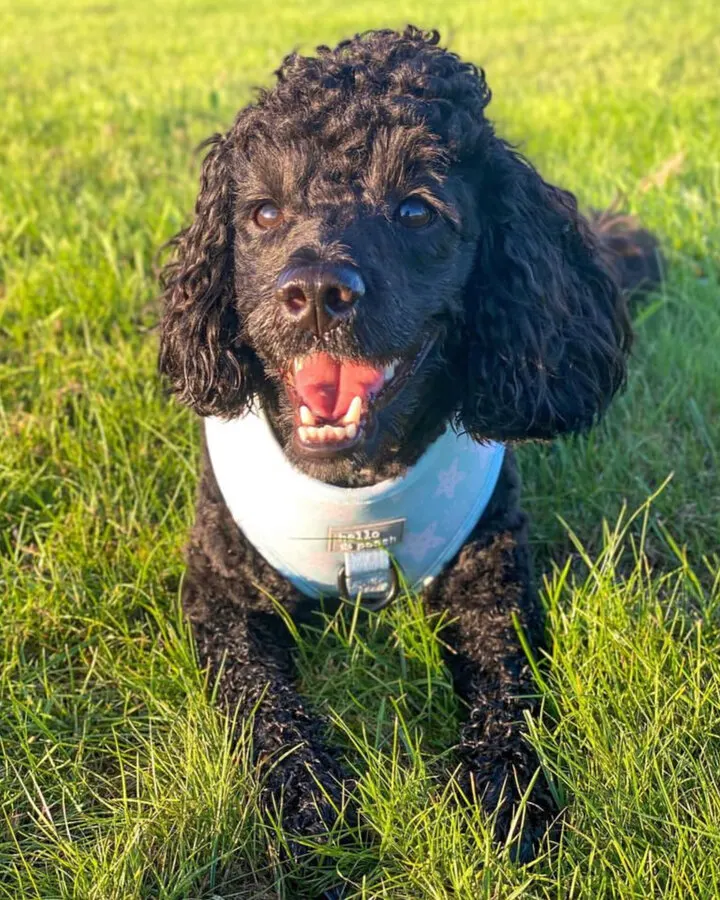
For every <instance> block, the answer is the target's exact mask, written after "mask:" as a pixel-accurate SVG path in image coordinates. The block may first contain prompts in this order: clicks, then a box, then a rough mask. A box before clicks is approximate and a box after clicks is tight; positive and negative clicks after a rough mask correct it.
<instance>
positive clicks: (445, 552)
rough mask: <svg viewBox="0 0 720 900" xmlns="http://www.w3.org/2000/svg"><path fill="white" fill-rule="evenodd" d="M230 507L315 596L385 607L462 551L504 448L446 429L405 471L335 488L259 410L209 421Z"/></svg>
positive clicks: (210, 443)
mask: <svg viewBox="0 0 720 900" xmlns="http://www.w3.org/2000/svg"><path fill="white" fill-rule="evenodd" d="M205 436H206V441H207V448H208V454H209V458H210V463H211V465H212V468H213V472H214V475H215V479H216V481H217V484H218V487H219V488H220V492H221V494H222V496H223V499H224V500H225V503H226V504H227V506H228V509H229V510H230V513H231V515H232V517H233V519H234V521H235V522H236V524H237V525H238V527H239V528H240V529H241V530H242V532H243V533H244V534H245V536H246V537H247V538H248V540H250V541H251V543H252V544H253V545H254V546H255V548H256V549H257V550H258V552H259V553H260V554H261V555H262V556H263V557H264V558H265V559H266V560H267V561H268V562H269V563H270V565H272V566H273V567H274V568H275V569H276V570H277V571H278V572H280V573H281V574H282V575H284V576H285V577H286V578H288V579H289V580H290V581H291V582H292V583H293V584H294V585H295V586H296V587H297V588H298V589H299V590H300V591H302V592H303V593H305V594H307V595H308V596H311V597H321V596H338V595H342V594H347V595H348V596H351V597H353V596H355V595H357V593H358V592H359V591H360V592H362V595H363V597H364V598H365V599H367V600H370V601H371V602H375V605H381V603H382V602H383V601H386V600H387V599H391V598H392V596H394V595H395V594H396V593H397V591H398V590H399V589H400V588H402V587H403V586H407V587H408V588H410V589H413V590H419V589H421V588H422V587H423V586H425V585H426V584H428V583H429V581H430V580H432V579H433V578H434V577H435V576H437V575H438V574H439V573H440V572H441V571H442V569H443V568H444V567H445V566H446V565H447V564H448V563H449V562H450V560H451V559H452V558H453V557H454V555H455V554H456V553H457V552H458V550H459V549H460V547H461V546H462V544H463V543H464V541H465V540H466V538H467V537H468V535H469V534H470V532H471V531H472V529H473V527H474V526H475V524H476V522H477V521H478V519H479V518H480V516H481V515H482V513H483V511H484V509H485V507H486V506H487V503H488V502H489V500H490V497H491V496H492V493H493V490H494V489H495V485H496V484H497V480H498V476H499V474H500V468H501V465H502V460H503V455H504V447H503V445H501V444H496V443H489V444H483V445H481V444H477V443H475V442H474V441H472V440H471V439H470V438H468V437H467V436H466V435H456V434H455V433H454V432H452V431H450V430H448V431H447V432H446V433H445V434H443V435H442V436H441V437H440V438H438V440H437V441H435V443H434V444H432V445H431V447H430V448H429V449H428V450H427V451H426V453H425V454H424V455H423V456H422V457H421V459H420V460H419V461H418V462H417V463H416V465H415V466H413V467H412V468H411V469H409V470H408V471H407V473H406V474H405V475H404V476H403V477H402V478H396V479H391V480H388V481H383V482H379V483H378V484H374V485H371V486H369V487H361V488H341V487H336V486H333V485H328V484H325V483H324V482H321V481H317V480H315V479H313V478H310V477H308V476H307V475H305V474H304V473H302V472H300V471H299V470H298V469H296V468H295V467H294V466H293V465H292V464H291V463H290V462H289V461H288V459H287V458H286V456H285V454H284V453H283V452H282V449H281V447H280V446H279V444H278V443H277V440H276V439H275V436H274V435H273V433H272V430H271V428H270V426H269V424H268V423H267V421H266V419H265V418H264V416H263V415H262V414H259V415H258V414H255V413H248V414H246V415H244V416H242V417H240V418H237V419H232V420H230V421H223V420H220V419H215V418H208V419H206V420H205Z"/></svg>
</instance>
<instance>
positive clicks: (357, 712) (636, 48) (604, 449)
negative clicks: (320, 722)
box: [0, 0, 720, 900]
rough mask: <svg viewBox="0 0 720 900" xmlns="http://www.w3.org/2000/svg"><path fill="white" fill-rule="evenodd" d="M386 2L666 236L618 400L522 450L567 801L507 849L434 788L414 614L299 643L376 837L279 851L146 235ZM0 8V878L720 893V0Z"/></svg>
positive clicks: (85, 888) (413, 606)
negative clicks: (306, 70) (197, 553)
mask: <svg viewBox="0 0 720 900" xmlns="http://www.w3.org/2000/svg"><path fill="white" fill-rule="evenodd" d="M408 21H411V22H413V23H414V24H417V25H421V26H424V27H436V28H438V29H440V31H441V33H442V35H443V39H444V41H445V42H446V43H447V44H449V46H450V47H451V48H452V49H453V50H455V51H457V52H458V53H460V54H461V55H463V56H464V57H467V58H469V59H472V60H473V61H475V62H476V63H478V64H480V65H482V66H483V67H484V68H485V69H486V71H487V75H488V79H489V82H490V85H491V87H492V88H493V91H494V100H493V102H492V105H491V107H490V113H491V116H492V117H493V119H494V121H495V122H496V124H497V127H498V130H499V131H500V133H501V134H503V135H504V136H506V137H508V138H510V139H511V140H513V141H515V142H517V143H518V144H520V146H521V147H522V148H523V150H524V152H525V153H526V154H527V155H528V156H530V158H531V159H532V160H533V161H534V162H535V163H536V164H537V165H538V166H539V168H540V169H541V171H542V172H543V174H544V175H545V177H546V178H548V179H550V180H553V181H556V182H558V183H560V184H562V185H563V186H565V187H567V188H570V189H571V190H573V191H574V192H575V193H576V194H577V195H578V197H579V199H580V202H581V205H583V206H585V207H588V206H596V207H602V206H606V205H608V204H609V203H610V202H611V201H612V200H613V199H614V198H616V197H618V196H619V197H620V198H621V201H622V204H623V206H624V208H626V209H628V210H630V211H632V212H633V213H635V214H636V215H638V217H639V218H640V219H641V220H642V222H643V223H644V224H645V225H646V226H647V227H649V228H651V229H652V230H654V231H655V232H656V233H657V234H658V235H659V236H660V238H661V241H662V245H663V250H664V252H665V254H666V256H667V260H668V280H667V284H666V285H665V287H664V288H663V290H662V292H661V293H660V294H658V295H655V296H654V297H652V298H650V299H649V300H648V301H646V302H645V303H643V304H642V305H639V306H638V307H637V308H636V310H635V321H636V328H637V345H636V350H635V354H634V358H633V362H632V368H631V378H630V385H629V389H628V391H627V392H626V394H625V395H624V396H623V397H622V398H621V399H620V400H619V401H618V402H617V403H616V404H615V405H614V407H613V409H612V411H611V413H610V415H609V417H608V420H607V422H606V424H605V425H604V426H603V427H602V428H601V429H598V430H597V431H596V432H595V433H593V434H592V435H590V436H589V437H587V438H583V439H581V440H573V441H567V442H563V443H558V444H555V445H553V446H549V447H546V446H543V447H523V448H522V449H521V451H520V458H521V465H522V468H523V474H524V478H525V485H526V490H525V498H526V500H525V502H526V505H527V507H528V508H529V510H530V512H531V514H532V517H533V521H534V530H533V539H534V541H535V544H536V551H537V568H538V575H539V576H542V575H543V574H548V575H549V578H550V580H549V582H548V585H547V591H546V599H547V603H548V607H549V620H550V627H551V631H552V634H553V637H554V641H555V643H554V645H553V649H552V653H551V655H552V659H551V665H550V666H549V668H548V671H547V673H546V680H545V682H544V683H543V685H540V686H539V689H542V690H543V691H544V693H545V694H546V697H547V698H548V701H547V702H548V708H552V709H553V710H555V711H556V717H554V718H553V719H551V718H549V717H546V716H542V717H541V718H540V719H539V720H538V721H537V722H535V723H534V724H533V725H532V729H531V731H532V740H533V741H534V742H535V743H536V746H537V747H538V751H539V753H540V756H541V758H542V759H543V763H544V765H545V767H546V771H547V772H548V775H549V777H551V778H552V779H553V782H554V784H555V785H556V787H557V790H558V793H559V795H561V796H562V797H563V798H564V800H565V801H566V802H567V804H568V806H569V811H568V816H567V826H566V828H565V830H564V832H563V835H562V840H561V844H560V847H559V848H558V847H555V848H553V849H552V852H547V853H544V854H542V855H541V856H540V857H539V859H538V860H537V861H536V863H535V864H534V865H533V866H531V867H530V868H526V869H523V868H520V867H517V866H515V865H514V864H513V863H512V861H511V859H510V856H509V854H508V853H507V852H505V851H504V850H503V848H497V847H493V846H492V844H491V841H490V839H489V831H488V828H487V823H486V822H484V821H482V819H481V817H480V816H479V815H477V814H476V813H474V812H473V811H472V810H467V809H464V808H462V807H458V805H457V804H456V803H454V799H455V798H454V795H453V792H452V790H451V789H448V790H446V789H445V788H444V787H443V784H444V782H443V780H442V779H438V778H437V771H438V768H439V767H440V768H442V767H443V766H446V767H447V766H449V765H451V762H452V760H451V757H448V756H447V754H445V755H443V752H442V751H443V749H444V748H446V747H447V746H448V742H449V741H451V740H452V735H453V734H454V733H455V727H456V724H455V723H456V716H457V714H458V710H457V707H456V703H455V700H454V698H453V697H452V695H451V692H450V690H449V682H448V678H447V674H446V672H445V670H444V668H443V667H442V665H441V662H440V656H439V650H438V644H437V640H436V632H437V630H438V627H439V626H438V623H437V622H434V621H432V620H429V619H428V618H427V617H426V616H425V614H424V612H423V610H422V607H421V605H420V604H419V603H417V602H416V601H413V600H412V599H410V598H408V600H407V601H406V602H404V603H403V604H399V605H398V606H397V607H395V608H393V609H392V610H389V611H387V612H385V613H383V614H381V615H380V616H373V617H371V618H370V619H369V621H364V622H362V623H361V626H362V627H359V628H357V629H353V628H350V626H349V624H348V622H347V621H345V620H343V619H342V618H339V619H336V620H333V621H332V622H329V623H326V628H325V630H324V631H323V632H322V637H318V635H314V636H310V639H309V640H308V639H306V640H305V641H304V642H303V643H302V644H301V646H300V647H299V659H300V663H301V674H302V680H303V685H304V687H305V689H306V690H307V692H308V693H309V694H310V695H311V696H313V697H314V698H315V699H316V702H317V703H318V704H319V705H321V706H322V707H323V708H324V709H325V711H326V712H329V713H330V714H333V711H334V714H335V717H336V718H335V725H334V740H336V741H339V742H341V743H343V745H344V746H345V747H346V748H347V752H348V755H349V759H350V760H351V762H352V764H353V765H356V766H357V767H358V770H359V772H360V773H361V775H362V780H361V785H360V792H361V798H360V799H361V804H362V809H363V814H364V817H365V823H366V825H367V830H366V831H365V832H363V833H362V834H356V833H354V832H352V831H351V830H349V829H348V830H346V831H343V830H342V828H341V829H340V831H339V832H338V834H336V835H333V836H331V838H330V839H329V840H328V841H327V842H326V843H325V844H324V845H323V846H322V847H317V848H315V851H314V859H315V865H314V866H313V867H311V868H309V869H303V870H299V869H297V868H295V869H293V868H292V867H289V866H287V865H284V864H282V863H281V862H280V856H281V854H280V850H281V848H282V844H283V841H284V840H285V838H286V836H284V835H282V834H281V833H280V832H279V831H278V830H277V829H274V828H273V827H272V826H271V825H268V824H267V823H266V822H262V821H261V820H260V818H259V815H258V813H257V807H256V804H255V798H256V795H257V791H258V785H259V784H260V783H261V780H262V776H263V772H262V770H255V769H254V768H253V767H252V766H250V765H249V763H248V756H247V753H248V748H247V741H243V740H241V741H240V743H239V744H238V745H237V746H233V745H232V744H231V742H230V741H229V738H228V734H227V728H226V726H225V725H224V723H223V722H222V721H221V720H220V718H219V716H217V714H216V713H215V711H214V709H213V707H212V703H211V702H210V701H209V700H208V699H207V691H206V690H205V685H204V683H203V679H202V675H201V673H199V672H198V670H197V666H196V663H195V660H194V655H193V649H192V644H191V641H190V640H189V637H188V635H187V633H186V630H185V627H184V625H183V623H182V619H181V616H180V612H179V606H178V600H177V598H178V585H179V582H180V579H181V575H182V556H181V551H182V545H183V541H184V537H185V534H186V532H187V529H188V527H189V525H190V522H191V519H192V508H193V497H194V489H195V478H196V462H197V428H196V423H195V422H194V420H193V418H192V416H191V415H189V414H188V413H187V412H185V411H182V410H180V409H178V408H177V407H176V405H175V404H173V403H170V402H168V401H167V399H166V398H165V397H164V394H163V390H162V386H161V385H160V384H159V382H158V379H157V377H156V375H155V355H156V335H155V333H154V331H153V325H154V323H155V321H156V318H157V312H158V310H157V304H156V301H155V296H156V293H157V285H156V281H155V275H154V263H153V258H154V254H155V253H156V251H157V249H158V247H159V246H160V244H161V243H162V242H163V241H164V240H166V239H167V238H168V237H169V236H170V235H171V234H172V233H174V232H175V231H176V230H177V229H178V228H179V227H181V226H182V225H183V224H184V223H185V222H187V220H188V217H189V213H190V210H191V208H192V203H193V200H194V195H195V191H196V185H197V174H198V163H199V160H198V159H197V157H194V156H193V151H194V148H195V146H196V145H197V144H198V143H199V141H200V140H202V139H203V138H204V137H206V136H207V135H208V134H210V133H212V132H213V131H215V130H219V129H224V128H226V127H227V126H228V125H229V123H230V122H231V120H232V117H233V115H234V113H235V111H236V109H237V108H238V107H239V106H240V105H242V104H243V103H245V102H247V101H248V100H249V99H250V98H251V96H252V92H253V89H254V87H255V86H257V85H260V84H268V83H269V81H270V78H271V72H272V70H273V68H275V67H276V65H277V63H278V62H279V60H280V58H281V56H282V55H283V54H284V53H285V52H287V51H289V50H290V49H293V48H299V49H302V50H305V51H309V50H311V49H312V47H313V46H314V45H316V44H318V43H332V42H334V41H335V40H337V39H340V38H342V37H344V36H347V35H348V34H351V33H354V32H355V31H358V30H362V29H364V28H370V27H380V26H386V25H390V26H402V25H404V24H405V23H406V22H408ZM0 22H1V23H2V27H0V96H1V97H2V99H3V103H2V112H1V114H0V596H1V597H2V613H3V615H2V618H1V619H0V747H1V752H0V808H1V809H2V816H3V818H2V821H0V896H5V897H8V898H18V897H23V898H24V897H42V898H55V897H63V898H65V897H73V898H83V900H84V898H123V900H124V898H130V897H133V898H134V897H137V898H146V897H148V898H149V897H153V898H154V897H158V898H189V897H198V898H200V897H202V898H211V897H222V898H230V897H268V898H269V897H284V898H295V897H313V896H316V895H317V892H318V891H319V890H320V888H321V887H322V886H323V885H327V884H331V883H337V882H338V881H343V880H345V881H346V882H347V884H348V885H349V886H351V887H352V890H354V891H355V895H356V896H358V897H367V898H374V897H388V898H425V897H427V898H446V897H448V898H449V897H452V898H458V897H459V898H465V897H467V898H475V897H478V896H487V897H513V896H528V897H536V896H537V897H540V896H543V897H545V896H547V897H551V896H552V897H560V896H562V897H567V896H573V897H575V896H577V897H580V896H583V897H600V896H622V897H638V896H642V897H647V896H663V897H688V896H707V897H714V896H718V895H720V888H718V881H720V875H719V873H720V864H719V863H718V862H717V860H718V858H720V855H719V853H718V851H719V850H720V826H718V824H717V823H718V821H720V820H719V819H718V815H717V813H718V807H719V806H720V795H719V794H718V786H717V783H716V781H717V771H718V770H720V766H719V765H718V764H719V763H720V745H718V737H717V735H718V733H719V728H718V726H719V725H720V701H719V700H718V690H717V688H718V679H719V678H720V664H719V663H718V661H717V657H718V653H717V651H718V645H719V643H720V634H719V632H718V619H717V615H716V606H717V601H718V561H717V548H718V535H719V534H720V478H719V477H718V462H719V457H720V421H719V415H718V414H719V412H720V399H719V398H720V352H719V351H718V344H719V343H720V302H719V299H718V295H719V291H718V270H719V269H720V266H719V264H718V261H719V258H718V245H719V242H720V209H719V207H720V200H719V197H720V87H719V83H718V76H717V61H718V59H719V58H720V12H718V9H717V7H716V6H715V5H714V4H711V3H709V2H701V0H690V2H686V3H683V4H680V3H678V2H673V0H658V2H650V0H636V2H630V0H621V2H614V3H611V4H607V3H605V4H603V3H600V2H599V0H579V2H574V3H570V2H567V0H543V2H540V3H534V2H529V0H510V2H506V3H504V4H501V5H498V4H493V3H490V2H487V0H480V2H472V0H458V2H455V3H452V4H448V3H439V2H433V0H417V2H413V3H407V2H402V3H398V4H395V5H393V6H392V7H389V6H388V4H387V3H382V4H381V3H379V2H375V0H367V2H363V3H361V4H355V5H348V6H341V5H339V4H331V3H328V2H326V0H318V2H316V3H315V4H313V5H307V4H302V5H300V4H292V3H290V2H288V0H279V2H276V3H275V4H273V5H267V6H266V5H263V4H256V5H253V4H241V3H234V4H233V3H231V2H228V0H217V2H205V3H201V2H188V0H184V2H163V3H150V2H148V3H144V4H141V3H139V2H138V0H128V2H125V3H82V2H78V0H72V2H69V3H59V2H49V3H26V2H23V3H14V4H9V3H7V2H6V0H2V2H0ZM669 475H672V478H671V480H670V482H669V484H668V485H667V486H666V487H665V488H664V489H663V490H662V492H661V493H660V494H659V496H658V497H657V498H656V499H655V500H654V502H653V504H652V506H651V508H650V510H649V512H648V514H647V516H646V517H645V518H643V517H642V516H641V517H640V518H639V519H637V520H636V521H635V523H634V524H633V525H632V526H631V527H630V528H629V529H628V530H625V526H624V525H621V526H619V527H617V528H615V527H614V526H613V527H612V528H609V529H605V531H603V520H604V519H607V520H610V521H611V522H616V521H617V518H618V516H619V515H620V512H621V510H622V508H623V504H625V503H627V504H628V505H629V508H630V509H635V508H637V507H638V506H640V505H641V504H642V503H643V502H644V501H645V500H646V498H647V497H648V496H649V495H650V494H652V493H654V492H655V491H656V490H657V489H658V488H659V487H660V486H661V485H663V484H664V482H665V480H666V479H667V477H668V476H669ZM559 516H560V517H562V519H563V520H564V521H560V519H559V518H558V517H559ZM624 521H626V520H624ZM643 522H644V523H645V524H644V527H643V525H642V523H643ZM573 535H575V542H574V540H573ZM639 542H642V553H641V552H640V550H639V549H638V546H639ZM580 544H581V545H582V546H583V547H585V548H587V553H586V555H585V560H584V563H583V552H580V550H579V545H580ZM633 548H634V549H633ZM571 557H572V558H573V559H576V560H579V564H578V566H577V570H576V574H575V576H573V577H570V576H569V575H567V574H565V575H563V572H565V569H564V568H563V567H564V566H565V562H566V560H568V559H569V558H571ZM553 565H555V566H556V567H557V568H556V569H555V574H553Z"/></svg>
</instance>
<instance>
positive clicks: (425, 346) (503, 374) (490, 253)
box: [160, 28, 630, 483]
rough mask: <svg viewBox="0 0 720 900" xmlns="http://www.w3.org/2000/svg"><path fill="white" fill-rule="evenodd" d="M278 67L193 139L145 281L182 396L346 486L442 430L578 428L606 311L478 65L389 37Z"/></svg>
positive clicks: (601, 394) (583, 252)
mask: <svg viewBox="0 0 720 900" xmlns="http://www.w3.org/2000/svg"><path fill="white" fill-rule="evenodd" d="M277 75H278V81H277V84H276V85H275V87H274V88H273V89H272V90H270V91H266V92H262V93H261V95H260V97H259V99H258V101H257V102H256V103H255V104H253V105H251V106H248V107H247V108H245V109H243V110H241V112H240V113H239V114H238V116H237V118H236V120H235V123H234V125H233V127H232V128H231V129H230V130H229V131H228V132H227V133H226V134H224V135H216V136H215V137H213V138H212V139H211V140H210V141H209V145H210V150H209V153H208V154H207V156H206V158H205V162H204V164H203V171H202V183H201V189H200V194H199V196H198V199H197V204H196V208H195V219H194V221H193V222H192V224H191V225H190V227H189V228H187V229H186V230H185V231H183V232H181V233H180V234H179V235H178V236H177V237H176V238H175V241H174V244H175V250H176V252H175V257H174V259H173V260H172V262H171V263H170V264H169V265H168V266H167V267H166V270H165V272H164V277H163V286H164V290H165V304H166V306H165V315H164V318H163V323H162V339H161V354H160V366H161V370H162V371H163V372H164V373H165V374H166V375H167V376H168V378H169V379H170V382H171V384H172V387H173V389H174V390H175V392H176V393H177V394H178V396H179V397H180V399H181V400H182V401H184V402H185V403H187V404H189V405H190V406H192V407H193V408H194V409H195V410H197V412H198V413H200V414H201V415H220V416H223V417H231V416H235V415H239V414H240V413H241V412H243V410H245V409H246V408H247V406H248V405H249V404H250V403H251V402H253V400H254V399H256V400H257V402H259V403H260V404H262V405H263V407H264V408H265V410H266V411H267V412H268V414H269V416H270V418H271V421H272V423H273V425H274V427H275V430H276V432H277V435H278V438H279V440H280V441H281V442H282V444H283V447H284V449H285V452H286V453H287V455H288V456H289V457H290V458H291V459H292V460H293V462H294V463H296V464H297V465H299V466H300V467H301V468H303V469H304V470H305V471H307V472H309V473H310V474H312V475H314V476H315V477H320V478H324V479H326V480H328V481H336V482H348V483H352V482H353V478H354V477H356V475H357V473H358V472H359V471H364V472H366V473H369V475H368V477H369V478H370V480H372V478H373V477H377V476H378V473H380V472H383V471H387V466H388V464H389V463H390V462H391V461H392V460H400V461H401V462H405V463H409V462H412V461H413V460H414V458H416V457H417V455H418V454H419V453H420V452H422V450H423V449H424V448H425V446H427V444H428V443H429V441H431V440H433V439H434V438H435V437H436V436H437V434H439V433H440V431H441V430H442V429H443V427H444V426H445V424H446V423H448V422H451V423H453V424H454V425H455V426H457V427H461V428H464V429H465V430H466V431H468V432H469V433H470V434H471V435H472V436H473V437H475V438H477V439H480V440H482V439H487V438H496V439H523V438H549V437H551V436H553V435H555V434H558V433H563V432H570V431H577V430H580V429H583V428H586V427H587V426H589V425H591V424H592V423H593V422H594V421H595V420H596V418H597V417H598V416H599V415H600V414H601V413H602V412H603V410H604V409H605V407H606V406H607V404H608V402H609V401H610V399H611V397H612V396H613V394H614V393H615V391H616V390H617V389H618V388H619V387H620V386H621V384H622V383H623V380H624V377H625V357H626V354H627V351H628V348H629V344H630V331H629V325H628V320H627V314H626V311H625V306H624V302H623V300H622V297H621V296H620V294H619V292H618V289H617V286H616V284H615V282H614V281H613V279H612V277H611V275H610V273H609V271H608V270H607V268H606V267H605V265H604V264H603V263H602V261H601V257H600V255H599V254H598V252H597V247H596V246H595V240H594V237H593V235H592V233H591V231H590V229H589V228H588V226H587V224H586V222H585V220H584V219H583V218H582V217H581V216H580V215H579V214H578V211H577V206H576V203H575V200H574V198H573V197H572V196H571V195H570V194H568V193H566V192H564V191H561V190H559V189H558V188H555V187H552V186H550V185H549V184H547V183H546V182H544V181H543V180H542V178H541V177H540V176H539V175H538V174H537V172H536V171H535V170H534V169H533V168H532V166H530V165H529V164H528V163H527V162H526V161H525V160H524V159H522V158H521V157H520V156H519V154H518V153H516V152H515V151H514V150H513V149H512V148H511V147H509V146H508V145H507V144H506V143H505V142H503V141H502V140H501V139H499V138H498V137H496V136H495V134H494V132H493V128H492V126H491V124H490V123H489V122H488V120H487V119H486V118H485V114H484V110H485V107H486V106H487V104H488V102H489V99H490V92H489V90H488V87H487V85H486V82H485V79H484V75H483V73H482V72H481V71H479V70H478V69H476V68H475V67H474V66H473V65H471V64H469V63H464V62H462V61H461V60H460V59H459V58H458V57H457V56H455V55H454V54H452V53H449V52H447V51H446V50H443V49H442V48H440V47H439V46H438V36H437V34H435V33H432V34H424V33H422V32H420V31H418V30H417V29H414V28H408V29H406V31H405V32H404V33H402V34H399V33H396V32H390V31H378V32H372V33H368V34H365V35H361V36H358V37H356V38H354V39H353V40H350V41H345V42H343V43H341V44H340V45H339V46H338V47H336V48H335V49H334V50H330V49H329V48H326V47H320V48H318V55H317V57H315V58H305V57H301V56H298V55H295V54H293V55H291V56H289V57H287V58H286V59H285V60H284V62H283V64H282V67H281V68H280V69H279V71H278V73H277ZM353 473H355V475H353Z"/></svg>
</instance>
